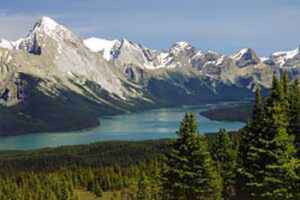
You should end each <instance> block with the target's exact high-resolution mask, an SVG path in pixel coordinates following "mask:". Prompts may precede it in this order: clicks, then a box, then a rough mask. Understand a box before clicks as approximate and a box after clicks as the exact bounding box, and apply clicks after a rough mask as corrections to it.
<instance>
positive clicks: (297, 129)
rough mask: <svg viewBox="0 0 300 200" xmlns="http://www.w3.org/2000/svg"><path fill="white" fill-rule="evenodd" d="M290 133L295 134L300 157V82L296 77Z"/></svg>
mask: <svg viewBox="0 0 300 200" xmlns="http://www.w3.org/2000/svg"><path fill="white" fill-rule="evenodd" d="M288 130H289V133H290V134H292V135H295V144H296V147H297V151H298V153H297V157H298V158H300V84H299V80H298V79H296V80H295V82H294V84H293V86H292V91H291V95H290V126H289V129H288Z"/></svg>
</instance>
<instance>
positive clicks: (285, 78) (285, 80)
mask: <svg viewBox="0 0 300 200" xmlns="http://www.w3.org/2000/svg"><path fill="white" fill-rule="evenodd" d="M282 87H283V92H284V94H285V96H286V97H289V93H290V83H289V72H288V70H285V71H284V74H283V77H282Z"/></svg>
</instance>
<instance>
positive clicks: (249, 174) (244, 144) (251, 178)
mask: <svg viewBox="0 0 300 200" xmlns="http://www.w3.org/2000/svg"><path fill="white" fill-rule="evenodd" d="M264 129H265V112H264V106H263V102H262V96H261V91H260V86H259V85H257V86H256V97H255V104H254V107H253V112H252V116H251V118H250V119H249V121H248V122H247V124H246V127H245V128H244V129H243V130H242V139H241V145H240V156H241V162H242V163H241V164H242V167H241V168H239V175H240V181H241V182H242V185H244V189H245V191H246V192H247V193H248V196H251V197H253V198H258V197H259V196H260V194H261V193H262V190H263V187H262V182H263V177H264V170H265V164H266V163H265V162H266V160H265V159H264V158H265V154H266V150H265V147H266V145H267V141H266V138H265V134H264Z"/></svg>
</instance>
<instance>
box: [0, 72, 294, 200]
mask: <svg viewBox="0 0 300 200" xmlns="http://www.w3.org/2000/svg"><path fill="white" fill-rule="evenodd" d="M200 126H201V124H200ZM0 166H1V167H0V200H41V199H45V200H81V199H82V198H81V199H80V196H79V195H78V191H89V192H92V193H93V194H95V196H97V197H99V198H101V197H102V196H103V194H104V193H106V192H115V193H118V194H119V195H113V196H112V197H111V200H175V199H176V200H221V199H224V200H241V199H242V200H299V199H300V84H299V81H298V80H295V81H294V82H293V83H290V82H289V79H288V74H287V73H285V74H284V75H283V76H282V78H277V76H276V75H275V74H274V77H273V84H272V89H271V91H270V94H269V95H268V96H266V97H262V95H261V91H260V87H259V86H258V85H257V87H256V97H255V103H254V105H253V109H252V114H251V117H250V118H249V119H248V120H247V123H246V125H245V127H244V128H243V129H241V130H240V131H239V132H236V133H231V132H230V133H229V132H227V131H226V130H225V129H221V130H220V131H219V133H217V134H213V135H205V134H201V133H199V132H198V124H197V121H196V118H195V115H194V114H193V113H187V114H186V115H185V116H184V118H183V119H182V121H181V124H180V127H179V129H178V131H177V137H176V138H174V139H164V140H156V141H141V142H103V143H95V144H90V145H77V146H67V147H60V148H54V149H52V148H49V149H42V150H31V151H2V152H0Z"/></svg>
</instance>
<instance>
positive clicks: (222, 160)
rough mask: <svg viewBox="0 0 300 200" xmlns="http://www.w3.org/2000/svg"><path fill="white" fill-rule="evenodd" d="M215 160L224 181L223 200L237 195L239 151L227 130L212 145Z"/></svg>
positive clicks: (220, 132)
mask: <svg viewBox="0 0 300 200" xmlns="http://www.w3.org/2000/svg"><path fill="white" fill-rule="evenodd" d="M212 154H213V158H214V160H215V162H216V164H217V168H218V171H219V173H220V175H221V177H222V180H223V192H222V196H223V199H225V200H229V199H231V198H232V197H234V196H235V195H236V170H237V159H238V151H237V149H236V148H235V146H234V144H233V141H232V139H231V138H230V135H229V133H228V132H227V131H226V129H221V130H220V131H219V133H218V135H217V137H216V139H215V141H214V142H213V145H212Z"/></svg>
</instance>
